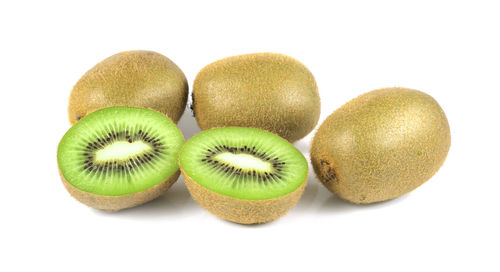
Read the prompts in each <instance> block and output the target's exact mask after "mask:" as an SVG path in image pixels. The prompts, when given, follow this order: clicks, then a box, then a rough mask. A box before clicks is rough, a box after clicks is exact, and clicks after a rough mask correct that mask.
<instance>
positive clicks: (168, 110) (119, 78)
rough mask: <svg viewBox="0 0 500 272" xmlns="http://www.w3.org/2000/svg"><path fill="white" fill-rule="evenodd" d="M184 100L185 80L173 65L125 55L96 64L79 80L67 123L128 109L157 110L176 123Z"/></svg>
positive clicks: (152, 56)
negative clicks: (106, 110)
mask: <svg viewBox="0 0 500 272" xmlns="http://www.w3.org/2000/svg"><path fill="white" fill-rule="evenodd" d="M187 98H188V84H187V80H186V77H185V76H184V73H183V72H182V71H181V69H179V67H178V66H177V65H176V64H175V63H174V62H172V61H171V60H170V59H168V58H167V57H165V56H163V55H161V54H159V53H156V52H153V51H143V50H135V51H126V52H121V53H118V54H115V55H113V56H111V57H109V58H107V59H105V60H103V61H101V62H99V63H98V64H96V65H95V66H94V67H93V68H92V69H90V70H89V71H87V72H86V73H85V74H84V75H83V76H82V77H81V78H80V79H79V80H78V82H77V83H76V84H75V86H74V87H73V89H72V91H71V95H70V99H69V106H68V115H69V121H70V123H71V124H75V123H76V122H78V121H79V120H80V119H81V118H83V117H84V116H86V115H87V114H89V113H91V112H93V111H96V110H98V109H102V108H107V107H113V106H130V107H139V108H149V109H153V110H156V111H158V112H161V113H163V114H165V115H167V116H168V117H169V118H170V119H172V120H173V121H174V122H175V123H177V121H178V120H179V119H180V117H181V116H182V114H183V112H184V110H185V107H186V102H187Z"/></svg>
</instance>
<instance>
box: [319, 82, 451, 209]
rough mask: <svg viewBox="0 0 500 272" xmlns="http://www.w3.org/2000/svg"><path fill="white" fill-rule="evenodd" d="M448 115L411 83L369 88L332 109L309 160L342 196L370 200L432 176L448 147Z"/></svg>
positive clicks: (390, 196)
mask: <svg viewBox="0 0 500 272" xmlns="http://www.w3.org/2000/svg"><path fill="white" fill-rule="evenodd" d="M450 142H451V136H450V127H449V124H448V120H447V118H446V115H445V114H444V112H443V110H442V109H441V107H440V106H439V104H438V103H437V102H436V101H435V100H434V99H433V98H432V97H431V96H429V95H427V94H425V93H423V92H420V91H417V90H412V89H408V88H401V87H395V88H384V89H378V90H374V91H371V92H368V93H365V94H363V95H361V96H359V97H357V98H355V99H353V100H351V101H350V102H348V103H346V104H345V105H343V106H342V107H340V108H339V109H337V110H336V111H335V112H334V113H333V114H331V115H330V116H329V117H328V118H327V119H326V120H325V121H324V122H323V123H322V124H321V126H320V127H319V129H318V131H317V132H316V134H315V135H314V138H313V141H312V145H311V163H312V165H313V168H314V171H315V173H316V175H317V176H318V178H319V180H320V181H321V182H322V183H323V185H324V186H325V187H326V188H328V190H330V191H331V192H333V193H334V194H335V195H337V196H338V197H340V198H342V199H344V200H347V201H350V202H353V203H356V204H368V203H374V202H380V201H386V200H389V199H393V198H396V197H399V196H401V195H403V194H406V193H408V192H410V191H412V190H414V189H415V188H417V187H419V186H420V185H422V184H423V183H424V182H425V181H427V180H428V179H430V178H431V177H432V176H433V175H434V174H435V173H436V172H437V171H438V170H439V168H440V167H441V165H442V164H443V162H444V160H445V158H446V156H447V154H448V150H449V147H450Z"/></svg>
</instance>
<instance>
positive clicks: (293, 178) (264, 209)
mask: <svg viewBox="0 0 500 272" xmlns="http://www.w3.org/2000/svg"><path fill="white" fill-rule="evenodd" d="M179 164H180V167H181V172H182V173H183V176H184V180H185V182H186V185H187V187H188V189H189V191H190V193H191V195H192V197H193V198H194V199H195V200H196V201H197V202H198V203H200V205H201V206H202V207H204V208H205V209H207V210H208V211H210V212H212V213H213V214H215V215H217V216H219V217H221V218H223V219H226V220H229V221H233V222H237V223H243V224H254V223H264V222H268V221H271V220H274V219H276V218H278V217H280V216H282V215H284V214H286V212H288V210H290V209H291V208H292V207H293V206H295V204H296V203H297V202H298V200H299V199H300V196H301V195H302V192H303V190H304V187H305V184H306V180H307V174H308V166H307V161H306V159H305V158H304V156H303V155H302V153H301V152H300V151H299V150H297V149H296V148H295V147H294V146H293V145H292V144H290V143H289V142H288V141H286V140H285V139H283V138H281V137H279V136H277V135H275V134H273V133H270V132H267V131H264V130H260V129H255V128H244V127H224V128H214V129H210V130H205V131H203V132H201V133H199V134H197V135H195V136H194V137H192V138H191V139H190V140H189V141H188V142H187V143H186V144H185V145H184V147H183V148H182V150H181V152H180V155H179Z"/></svg>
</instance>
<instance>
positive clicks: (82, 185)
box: [57, 107, 184, 210]
mask: <svg viewBox="0 0 500 272" xmlns="http://www.w3.org/2000/svg"><path fill="white" fill-rule="evenodd" d="M183 144H184V137H183V136H182V133H181V131H180V130H179V128H177V126H176V125H175V124H174V123H173V122H172V121H171V120H170V119H169V118H168V117H166V116H165V115H163V114H161V113H159V112H156V111H153V110H149V109H143V108H133V107H110V108H104V109H101V110H98V111H95V112H93V113H91V114H89V115H87V116H85V117H84V118H82V119H81V120H80V121H79V122H78V123H77V124H75V125H74V126H73V127H71V128H70V129H69V130H68V132H66V134H65V135H64V136H63V138H62V140H61V142H60V143H59V146H58V150H57V163H58V166H59V172H60V175H61V178H62V181H63V184H64V186H65V187H66V189H67V190H68V191H69V193H70V194H71V195H72V196H73V197H75V198H76V199H77V200H79V201H80V202H82V203H84V204H86V205H88V206H91V207H93V208H96V209H102V210H121V209H125V208H130V207H134V206H137V205H139V204H142V203H145V202H147V201H150V200H152V199H154V198H156V197H158V196H160V195H161V194H163V193H164V192H166V191H167V190H168V188H170V186H171V185H172V184H173V183H174V182H175V181H176V180H177V178H178V177H179V174H180V172H179V167H178V163H177V158H178V153H179V150H180V148H181V147H182V145H183Z"/></svg>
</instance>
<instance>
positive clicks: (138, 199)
mask: <svg viewBox="0 0 500 272" xmlns="http://www.w3.org/2000/svg"><path fill="white" fill-rule="evenodd" d="M59 175H60V176H61V180H62V182H63V184H64V187H65V188H66V190H67V191H68V192H69V193H70V195H71V196H73V197H74V198H75V199H76V200H78V201H80V202H81V203H83V204H85V205H87V206H90V207H92V208H95V209H99V210H105V211H119V210H123V209H127V208H132V207H135V206H138V205H141V204H144V203H146V202H149V201H151V200H153V199H155V198H157V197H159V196H161V195H163V194H164V193H165V192H166V191H168V189H169V188H170V187H171V186H172V184H174V183H175V182H176V181H177V179H178V178H179V175H180V171H179V170H177V171H176V172H175V173H173V174H172V175H171V176H170V177H169V178H167V179H166V180H164V181H162V182H161V183H159V184H156V185H155V186H153V187H150V188H148V189H146V190H142V191H140V192H136V193H132V194H128V195H122V196H105V195H96V194H92V193H88V192H85V191H82V190H80V189H78V188H76V187H74V186H73V185H71V184H70V183H69V182H68V181H66V179H65V178H64V176H63V175H62V173H61V171H59Z"/></svg>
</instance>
